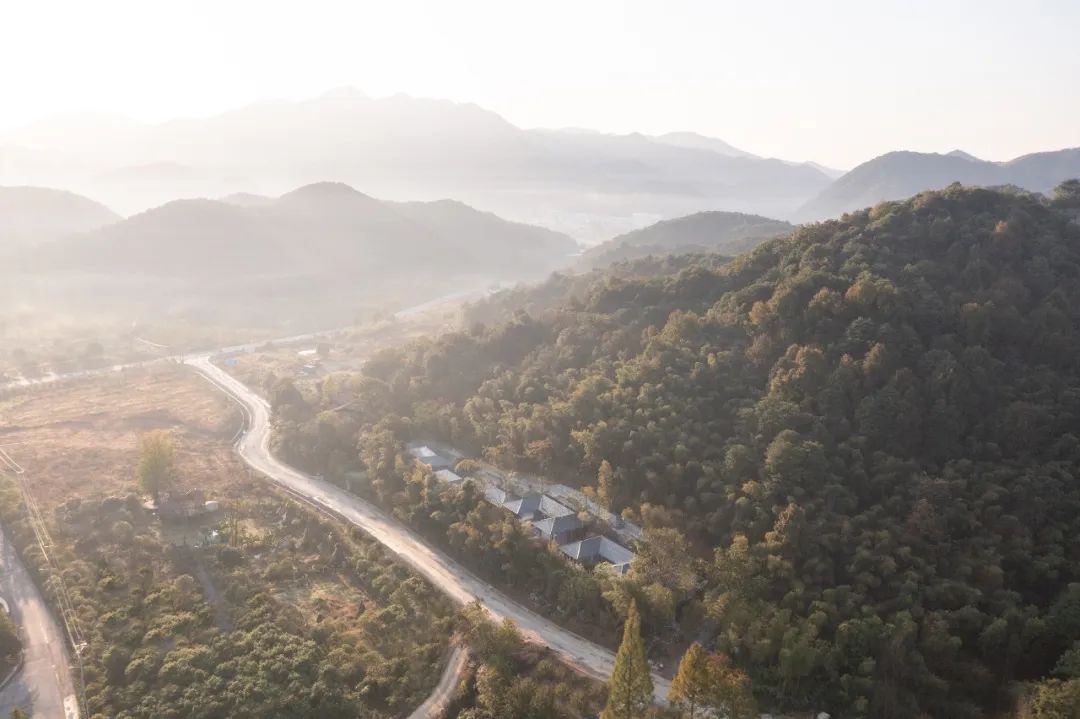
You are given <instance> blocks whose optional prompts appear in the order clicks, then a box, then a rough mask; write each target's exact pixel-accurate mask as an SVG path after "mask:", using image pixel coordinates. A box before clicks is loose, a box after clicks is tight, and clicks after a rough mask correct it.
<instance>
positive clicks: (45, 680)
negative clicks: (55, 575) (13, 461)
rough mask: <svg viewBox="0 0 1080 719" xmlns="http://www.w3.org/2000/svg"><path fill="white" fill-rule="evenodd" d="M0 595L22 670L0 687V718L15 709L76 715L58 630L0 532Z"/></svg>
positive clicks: (45, 717) (45, 715)
mask: <svg viewBox="0 0 1080 719" xmlns="http://www.w3.org/2000/svg"><path fill="white" fill-rule="evenodd" d="M0 595H2V596H3V598H4V600H5V601H6V602H7V604H8V606H9V608H10V609H11V617H12V619H14V620H15V623H16V624H18V625H19V629H20V634H21V636H22V640H23V650H24V654H23V657H24V660H23V666H22V668H21V669H20V670H19V671H18V672H17V673H16V674H15V676H14V677H12V679H11V681H9V682H8V683H7V684H6V685H5V686H4V688H3V689H2V690H0V716H3V717H7V716H8V715H10V714H11V710H12V709H15V708H16V707H19V708H21V709H22V710H23V711H25V712H26V713H27V714H29V715H30V717H32V719H61V718H62V719H78V717H79V705H78V702H77V701H76V698H75V685H74V683H73V681H72V678H71V666H70V661H69V655H68V648H67V640H66V639H65V637H64V633H63V630H62V629H61V628H60V626H59V625H58V624H57V623H56V620H55V619H54V618H53V615H52V614H51V613H50V612H49V608H48V605H46V604H45V599H44V598H43V597H42V596H41V593H40V592H39V591H38V588H37V585H35V584H34V582H33V580H32V579H30V575H29V573H28V572H27V570H26V567H24V566H23V564H22V562H21V561H19V557H18V555H17V554H16V553H15V548H14V547H13V546H12V545H11V543H10V542H8V541H7V538H6V537H5V536H4V534H3V532H2V531H0Z"/></svg>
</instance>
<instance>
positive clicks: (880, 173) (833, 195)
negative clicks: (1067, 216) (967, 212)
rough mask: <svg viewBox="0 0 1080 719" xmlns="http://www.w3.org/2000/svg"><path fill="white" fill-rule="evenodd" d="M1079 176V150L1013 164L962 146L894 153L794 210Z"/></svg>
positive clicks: (831, 210) (825, 210)
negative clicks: (949, 188) (983, 157)
mask: <svg viewBox="0 0 1080 719" xmlns="http://www.w3.org/2000/svg"><path fill="white" fill-rule="evenodd" d="M1074 177H1080V148H1072V149H1065V150H1057V151H1051V152H1038V153H1033V154H1030V155H1024V156H1022V157H1018V158H1016V159H1014V160H1010V161H1008V162H988V161H986V160H980V159H979V158H977V157H975V156H973V155H970V154H968V153H966V152H963V151H962V150H954V151H952V152H950V153H948V154H944V155H941V154H936V153H921V152H908V151H901V152H890V153H888V154H885V155H881V156H880V157H876V158H874V159H873V160H870V161H869V162H864V163H863V164H861V165H859V166H858V167H856V168H854V169H853V170H851V171H850V172H848V173H847V174H845V175H843V176H842V177H840V178H839V179H838V180H836V182H834V183H833V184H831V185H830V186H829V187H827V188H826V189H825V190H823V191H822V192H821V193H820V194H819V195H817V196H816V197H815V198H814V199H812V200H810V201H809V202H807V203H806V204H805V205H803V206H802V207H801V208H799V210H798V211H797V212H796V213H795V214H796V217H798V218H799V219H803V220H820V219H825V218H829V217H837V216H839V215H841V214H842V213H844V212H850V211H853V210H858V209H861V208H863V207H869V206H871V205H875V204H877V203H878V202H881V201H884V200H899V199H903V198H906V197H910V196H911V195H914V194H917V193H919V192H923V191H925V190H938V189H942V188H944V187H947V186H948V185H950V184H952V183H953V182H959V183H961V184H963V185H979V186H987V187H994V186H1003V185H1015V186H1016V187H1021V188H1023V189H1026V190H1030V191H1032V192H1043V193H1045V192H1049V191H1050V190H1051V189H1053V188H1054V187H1056V186H1057V185H1059V184H1060V183H1061V182H1063V181H1064V180H1067V179H1070V178H1074Z"/></svg>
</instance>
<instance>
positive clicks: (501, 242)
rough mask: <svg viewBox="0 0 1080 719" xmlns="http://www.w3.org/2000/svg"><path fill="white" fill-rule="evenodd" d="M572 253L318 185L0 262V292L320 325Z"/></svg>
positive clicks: (531, 236) (473, 218)
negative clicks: (362, 310)
mask: <svg viewBox="0 0 1080 719" xmlns="http://www.w3.org/2000/svg"><path fill="white" fill-rule="evenodd" d="M577 250H578V245H577V243H576V242H574V240H572V239H571V238H570V237H568V236H566V235H563V234H561V233H558V232H554V231H552V230H548V229H545V228H542V227H536V226H531V225H525V224H521V223H515V222H510V221H508V220H504V219H502V218H501V217H498V216H496V215H492V214H490V213H485V212H480V211H478V210H475V209H473V208H471V207H469V206H468V205H465V204H463V203H460V202H452V201H439V202H410V203H395V202H388V201H384V200H379V199H376V198H374V197H371V196H369V195H366V194H364V193H361V192H358V191H356V190H355V189H353V188H352V187H350V186H348V185H345V184H342V183H332V182H323V183H316V184H311V185H306V186H304V187H301V188H298V189H296V190H293V191H291V192H288V193H285V194H284V195H281V196H280V197H277V198H271V197H257V196H246V197H239V198H235V197H234V198H229V201H225V200H209V199H186V200H174V201H173V202H169V203H166V204H165V205H162V206H160V207H156V208H153V209H151V210H147V211H145V212H142V213H139V214H137V215H134V216H132V217H129V218H127V219H126V220H122V221H118V222H115V223H112V224H109V225H106V226H104V227H99V228H97V229H93V230H90V231H85V232H79V233H76V234H69V235H66V236H65V237H62V238H58V239H55V240H52V241H50V242H48V243H43V244H41V245H40V246H37V247H34V248H32V249H28V250H25V251H23V252H20V253H15V254H14V255H13V256H12V257H10V261H7V262H0V291H2V292H4V293H6V295H7V296H9V297H12V298H17V299H18V300H19V301H20V302H25V303H26V304H27V305H28V306H32V307H38V308H49V311H50V312H53V313H54V314H56V313H63V314H65V315H67V316H94V317H98V316H107V317H113V318H128V320H127V321H128V322H130V318H131V317H133V316H134V317H154V318H158V319H160V320H165V319H166V318H169V317H178V318H182V319H183V320H184V321H190V322H194V323H197V324H199V325H200V326H217V327H230V328H235V327H254V326H258V327H276V328H279V329H280V328H284V327H294V326H295V327H311V326H326V324H327V323H330V324H345V323H349V322H353V321H355V318H356V317H357V316H358V315H357V313H358V312H360V311H361V308H366V309H364V311H365V312H368V313H370V312H374V311H376V310H377V311H380V312H381V311H383V309H382V308H391V307H393V306H395V305H400V304H403V303H409V302H412V303H415V302H417V301H421V300H424V299H431V298H432V297H437V296H441V295H445V294H450V293H453V292H455V291H459V290H462V289H475V288H479V287H483V286H486V285H488V284H490V283H495V282H502V281H508V282H513V281H521V280H529V279H538V278H541V277H543V276H545V275H546V274H548V273H549V272H551V271H552V270H554V269H556V268H559V267H562V266H564V265H566V264H567V263H568V262H569V261H570V258H571V257H572V256H573V255H574V254H575V253H576V252H577ZM369 316H370V315H369Z"/></svg>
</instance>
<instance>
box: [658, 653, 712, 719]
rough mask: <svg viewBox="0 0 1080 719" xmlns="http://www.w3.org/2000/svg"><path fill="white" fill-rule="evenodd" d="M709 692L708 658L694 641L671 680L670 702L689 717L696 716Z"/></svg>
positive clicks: (693, 718)
mask: <svg viewBox="0 0 1080 719" xmlns="http://www.w3.org/2000/svg"><path fill="white" fill-rule="evenodd" d="M708 693H709V660H708V657H707V656H706V654H705V650H704V649H702V647H701V645H700V644H698V643H697V642H694V643H693V644H691V645H690V648H689V649H687V650H686V654H684V655H683V658H682V661H681V662H679V671H678V673H677V674H676V675H675V679H674V681H672V682H671V693H670V694H669V696H668V698H669V699H670V700H671V702H672V703H673V704H674V705H675V706H676V707H678V708H679V709H681V710H682V711H685V712H686V713H687V714H688V715H689V717H690V719H695V717H697V715H698V712H699V710H702V709H704V708H705V702H706V700H707V698H708Z"/></svg>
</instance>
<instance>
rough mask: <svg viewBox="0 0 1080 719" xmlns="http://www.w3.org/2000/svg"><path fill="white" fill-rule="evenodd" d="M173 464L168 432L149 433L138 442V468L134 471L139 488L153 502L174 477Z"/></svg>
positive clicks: (173, 459)
mask: <svg viewBox="0 0 1080 719" xmlns="http://www.w3.org/2000/svg"><path fill="white" fill-rule="evenodd" d="M175 463H176V450H175V448H174V447H173V441H172V435H171V434H170V433H169V432H167V431H165V430H159V431H157V432H149V433H147V434H144V435H143V436H142V438H141V439H140V440H139V466H138V467H137V468H136V470H135V471H136V474H137V475H138V478H139V486H140V487H142V488H143V490H144V491H146V492H149V493H150V494H151V495H153V497H154V499H155V500H157V498H158V495H159V494H160V493H161V491H162V490H163V489H166V488H167V487H168V486H169V485H170V484H171V483H172V481H173V479H174V478H175V477H176V466H175Z"/></svg>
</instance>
